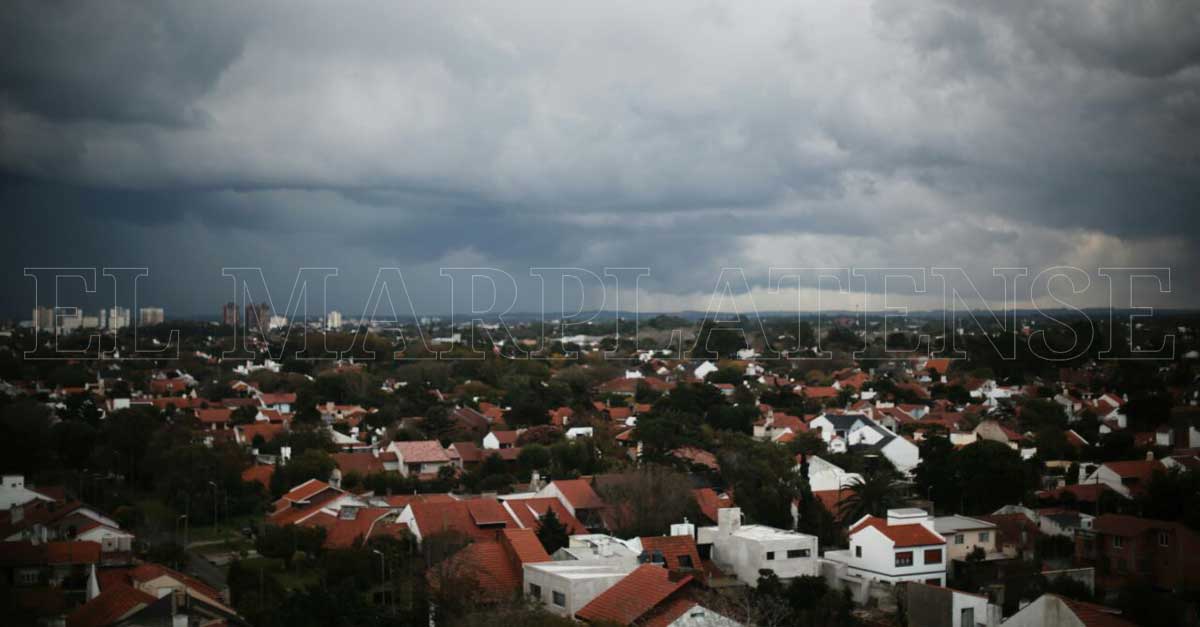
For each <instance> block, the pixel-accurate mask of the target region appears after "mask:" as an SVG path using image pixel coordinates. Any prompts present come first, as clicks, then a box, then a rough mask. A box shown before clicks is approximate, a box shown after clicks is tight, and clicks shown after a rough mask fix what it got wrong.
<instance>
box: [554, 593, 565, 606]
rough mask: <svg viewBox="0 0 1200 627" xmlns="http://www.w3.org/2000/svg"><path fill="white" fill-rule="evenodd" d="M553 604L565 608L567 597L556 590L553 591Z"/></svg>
mask: <svg viewBox="0 0 1200 627" xmlns="http://www.w3.org/2000/svg"><path fill="white" fill-rule="evenodd" d="M554 604H555V605H557V606H559V607H566V606H567V595H565V594H563V593H561V592H559V591H558V590H555V591H554Z"/></svg>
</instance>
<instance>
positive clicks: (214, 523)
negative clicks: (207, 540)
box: [208, 481, 221, 533]
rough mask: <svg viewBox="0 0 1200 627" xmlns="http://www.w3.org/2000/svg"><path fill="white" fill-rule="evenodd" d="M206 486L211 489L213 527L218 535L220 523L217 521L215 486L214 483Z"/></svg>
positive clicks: (211, 482) (210, 482)
mask: <svg viewBox="0 0 1200 627" xmlns="http://www.w3.org/2000/svg"><path fill="white" fill-rule="evenodd" d="M208 485H210V486H212V489H213V526H214V527H216V528H217V533H220V532H221V523H220V522H219V521H218V519H217V484H216V482H215V481H209V482H208Z"/></svg>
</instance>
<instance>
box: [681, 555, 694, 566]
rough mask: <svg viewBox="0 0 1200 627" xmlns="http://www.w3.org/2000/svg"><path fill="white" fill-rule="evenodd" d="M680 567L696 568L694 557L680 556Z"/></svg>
mask: <svg viewBox="0 0 1200 627" xmlns="http://www.w3.org/2000/svg"><path fill="white" fill-rule="evenodd" d="M679 567H680V568H695V564H693V563H692V556H691V555H680V556H679Z"/></svg>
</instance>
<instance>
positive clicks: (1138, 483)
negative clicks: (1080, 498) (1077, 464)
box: [1079, 458, 1166, 498]
mask: <svg viewBox="0 0 1200 627" xmlns="http://www.w3.org/2000/svg"><path fill="white" fill-rule="evenodd" d="M1165 470H1166V467H1165V466H1163V464H1162V462H1160V461H1157V460H1155V459H1153V458H1151V459H1145V460H1137V461H1119V462H1105V463H1103V464H1101V465H1100V466H1099V467H1097V468H1096V469H1095V470H1093V471H1092V472H1091V474H1088V475H1087V476H1086V477H1084V478H1083V479H1081V480H1080V481H1079V483H1080V485H1085V484H1089V483H1100V484H1104V485H1106V486H1108V487H1109V488H1112V490H1113V491H1114V492H1116V493H1117V494H1120V495H1121V496H1124V497H1125V498H1133V497H1135V496H1137V495H1139V494H1141V492H1142V491H1143V490H1145V489H1146V486H1148V485H1150V480H1151V479H1152V478H1153V477H1154V473H1155V472H1159V471H1165Z"/></svg>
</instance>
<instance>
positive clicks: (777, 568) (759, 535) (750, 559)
mask: <svg viewBox="0 0 1200 627" xmlns="http://www.w3.org/2000/svg"><path fill="white" fill-rule="evenodd" d="M697 545H711V546H712V553H711V555H712V561H713V563H715V564H716V565H717V566H718V567H720V568H721V570H723V571H725V572H726V573H731V574H733V575H736V576H737V578H738V580H739V581H741V582H743V583H745V584H747V585H749V586H751V587H754V586H757V585H758V577H759V571H760V570H763V569H767V570H771V571H774V573H775V574H776V575H777V576H778V577H779V578H780V579H790V578H793V577H811V576H816V575H817V574H818V573H819V566H818V563H817V549H818V541H817V537H816V536H811V535H808V534H805V533H798V532H795V531H787V530H784V529H776V528H774V527H767V526H765V525H743V524H742V510H741V509H740V508H737V507H727V508H723V509H719V510H717V526H716V527H701V528H700V530H699V533H698V538H697Z"/></svg>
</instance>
